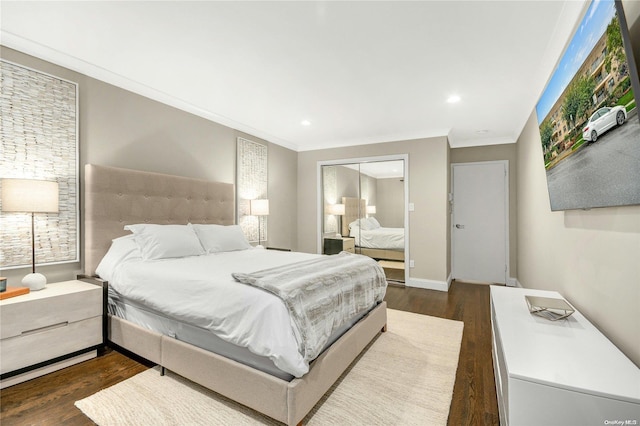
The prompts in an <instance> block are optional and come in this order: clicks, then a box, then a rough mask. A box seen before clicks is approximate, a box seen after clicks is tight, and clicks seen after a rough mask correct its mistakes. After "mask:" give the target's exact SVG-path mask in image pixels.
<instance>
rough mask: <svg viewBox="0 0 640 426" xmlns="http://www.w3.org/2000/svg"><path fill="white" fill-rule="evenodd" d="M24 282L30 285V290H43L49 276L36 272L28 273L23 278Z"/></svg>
mask: <svg viewBox="0 0 640 426" xmlns="http://www.w3.org/2000/svg"><path fill="white" fill-rule="evenodd" d="M22 284H23V285H25V286H27V287H29V289H30V290H34V291H35V290H42V289H43V288H45V286H46V285H47V278H46V277H45V276H44V275H42V274H39V273H37V272H36V273H33V274H29V275H26V276H25V277H24V278H23V279H22Z"/></svg>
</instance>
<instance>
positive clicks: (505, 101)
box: [1, 0, 586, 151]
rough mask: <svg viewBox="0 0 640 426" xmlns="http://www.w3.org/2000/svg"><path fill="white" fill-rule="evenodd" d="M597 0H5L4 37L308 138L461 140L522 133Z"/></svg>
mask: <svg viewBox="0 0 640 426" xmlns="http://www.w3.org/2000/svg"><path fill="white" fill-rule="evenodd" d="M585 10H586V4H585V2H584V1H559V0H557V1H556V0H554V1H517V0H512V1H480V0H477V1H409V2H398V1H377V2H364V1H353V2H347V1H324V2H317V1H298V2H272V1H258V2H244V1H239V2H214V1H195V2H184V1H162V2H128V1H111V2H95V1H90V2H11V1H4V0H3V1H2V9H1V28H2V33H1V36H2V44H3V45H4V46H7V47H10V48H14V49H17V50H20V51H22V52H25V53H28V54H31V55H34V56H37V57H39V58H42V59H45V60H48V61H51V62H54V63H56V64H58V65H61V66H64V67H67V68H70V69H72V70H75V71H78V72H81V73H84V74H86V75H89V76H91V77H95V78H98V79H101V80H104V81H106V82H109V83H111V84H115V85H117V86H120V87H123V88H125V89H128V90H131V91H133V92H136V93H139V94H142V95H144V96H148V97H150V98H152V99H156V100H158V101H161V102H164V103H167V104H170V105H173V106H175V107H178V108H181V109H184V110H186V111H189V112H192V113H194V114H197V115H199V116H202V117H205V118H207V119H211V120H213V121H216V122H218V123H221V124H224V125H226V126H230V127H233V128H235V129H238V130H241V131H244V132H247V133H250V134H253V135H255V136H257V137H260V138H263V139H266V140H268V141H270V142H273V143H276V144H279V145H283V146H285V147H288V148H291V149H294V150H297V151H305V150H312V149H321V148H329V147H339V146H348V145H360V144H368V143H377V142H389V141H398V140H409V139H419V138H428V137H434V136H448V138H449V143H450V145H451V146H452V147H454V148H455V147H463V146H479V145H492V144H502V143H514V142H516V140H517V138H518V136H519V135H520V132H521V131H522V129H523V127H524V125H525V123H526V121H527V119H528V118H529V116H530V115H531V113H532V111H533V109H534V107H535V104H536V101H537V98H538V96H539V95H540V93H542V91H543V89H544V86H545V84H546V82H547V80H548V79H549V77H550V75H551V73H552V71H553V68H554V67H555V65H556V62H557V60H558V58H559V56H560V54H561V52H562V50H563V48H564V46H565V44H566V41H567V40H568V38H569V36H570V34H571V32H572V31H573V29H574V28H575V25H576V22H577V21H578V19H579V18H580V17H581V15H582V14H583V13H584V12H585ZM453 95H457V96H459V97H460V101H459V102H457V103H448V102H447V99H449V98H450V97H451V96H453ZM304 120H306V121H307V124H308V125H303V124H302V122H303V121H304Z"/></svg>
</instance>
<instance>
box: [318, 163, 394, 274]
mask: <svg viewBox="0 0 640 426" xmlns="http://www.w3.org/2000/svg"><path fill="white" fill-rule="evenodd" d="M404 161H405V160H404V159H397V160H396V159H394V160H383V161H362V162H353V163H348V162H346V163H345V162H340V163H336V164H324V165H322V167H321V179H322V182H321V189H322V197H321V198H322V206H321V209H322V215H321V217H322V232H321V238H322V245H321V247H322V251H323V253H324V254H336V253H339V252H340V251H349V252H352V253H358V254H363V255H365V256H369V257H371V258H373V259H375V260H377V261H378V263H379V264H380V265H381V266H382V267H383V269H384V270H385V274H386V275H387V279H388V280H389V281H390V282H396V283H404V281H405V264H404V258H405V228H406V227H405V217H406V214H405V188H406V187H405V167H404Z"/></svg>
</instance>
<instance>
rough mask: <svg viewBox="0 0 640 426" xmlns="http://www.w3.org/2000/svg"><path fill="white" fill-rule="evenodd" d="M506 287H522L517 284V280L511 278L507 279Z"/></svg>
mask: <svg viewBox="0 0 640 426" xmlns="http://www.w3.org/2000/svg"><path fill="white" fill-rule="evenodd" d="M507 287H520V288H522V286H521V285H520V283H519V282H518V279H517V278H512V277H509V278H507Z"/></svg>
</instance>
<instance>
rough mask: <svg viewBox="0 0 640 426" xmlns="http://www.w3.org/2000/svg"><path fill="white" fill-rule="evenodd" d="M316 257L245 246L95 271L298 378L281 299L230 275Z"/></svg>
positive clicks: (300, 363)
mask: <svg viewBox="0 0 640 426" xmlns="http://www.w3.org/2000/svg"><path fill="white" fill-rule="evenodd" d="M107 256H108V255H107ZM316 256H318V255H312V254H306V253H296V252H282V251H275V250H264V249H249V250H242V251H233V252H224V253H216V254H208V255H203V256H193V257H186V258H179V259H162V260H155V261H143V260H142V259H141V258H140V257H137V256H136V255H134V254H129V255H126V256H124V257H123V258H122V259H118V261H117V262H111V261H108V259H107V258H105V260H103V262H101V264H100V265H99V267H98V270H97V272H98V274H99V275H100V276H101V277H102V278H104V279H106V280H107V281H109V285H110V286H111V287H112V289H113V290H115V291H116V292H117V293H119V294H121V295H122V296H124V297H126V298H128V299H129V300H130V301H134V302H136V303H139V304H140V305H144V306H147V307H149V308H151V309H154V310H156V311H159V312H162V313H164V314H165V315H168V316H171V317H173V318H175V319H178V320H181V321H184V322H187V323H189V324H192V325H196V326H199V327H202V328H205V329H208V330H210V331H212V332H213V333H215V334H216V335H217V336H218V337H220V338H222V339H223V340H226V341H228V342H231V343H234V344H236V345H239V346H243V347H246V348H248V349H249V350H250V351H251V352H253V353H255V354H257V355H261V356H266V357H269V358H270V359H271V360H272V361H273V362H274V364H275V365H276V366H277V367H278V368H280V369H281V370H283V371H285V372H287V373H290V374H292V375H294V376H296V377H301V376H302V375H304V374H305V373H307V372H308V371H309V366H308V364H307V363H306V362H305V361H304V359H303V357H302V355H301V354H300V353H299V351H298V343H297V342H298V340H297V338H296V336H295V335H294V331H293V328H292V327H291V322H290V315H289V312H288V310H287V308H286V306H285V304H284V302H283V301H282V300H281V299H279V298H278V297H276V296H274V295H272V294H270V293H268V292H266V291H264V290H261V289H259V288H255V287H251V286H248V285H245V284H241V283H238V282H237V281H235V280H234V279H233V277H232V276H231V273H233V272H247V273H248V272H254V271H259V270H262V269H266V268H271V267H276V266H281V265H285V264H288V263H293V262H300V261H303V260H308V259H311V258H314V257H316Z"/></svg>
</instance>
